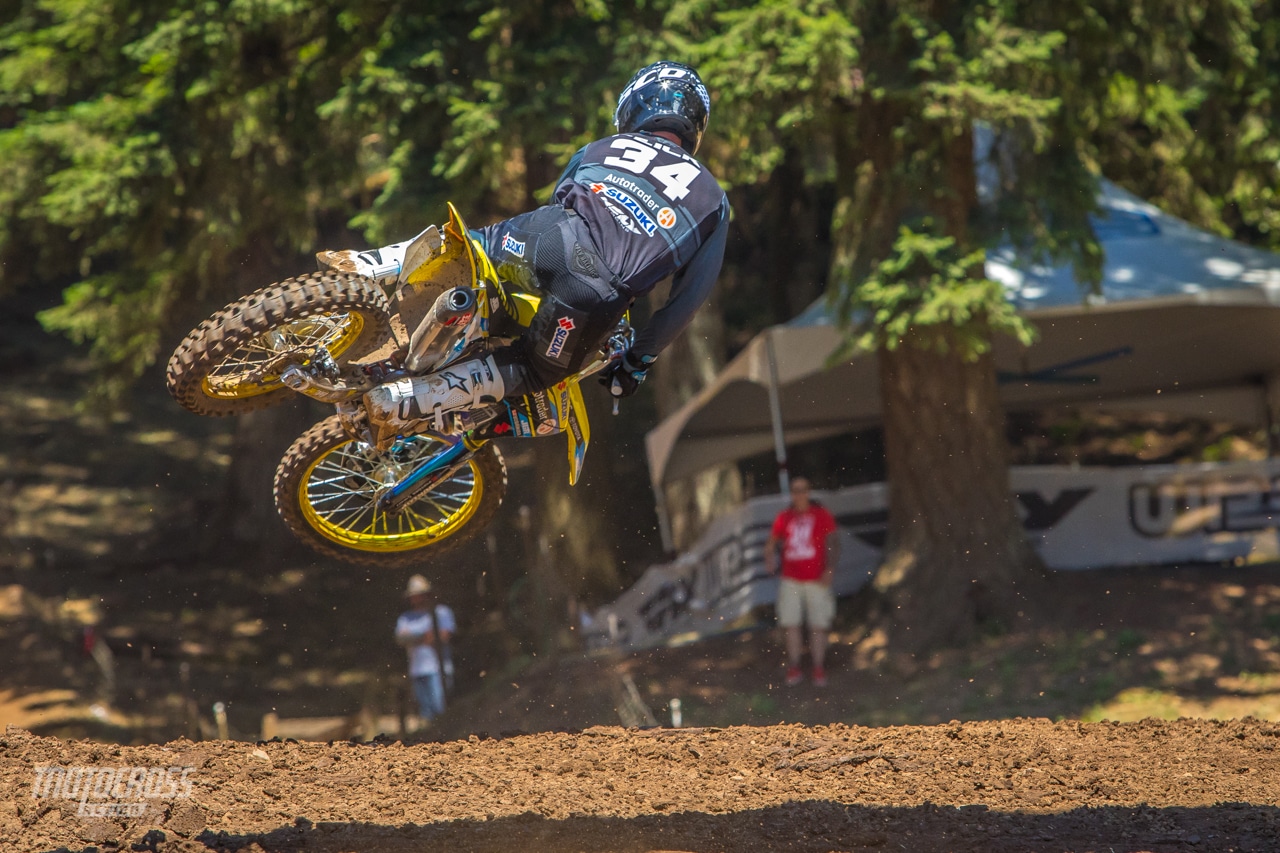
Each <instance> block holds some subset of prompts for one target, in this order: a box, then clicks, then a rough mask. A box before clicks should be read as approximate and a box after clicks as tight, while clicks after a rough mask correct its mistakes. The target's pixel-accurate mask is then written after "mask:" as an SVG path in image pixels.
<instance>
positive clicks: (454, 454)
mask: <svg viewBox="0 0 1280 853" xmlns="http://www.w3.org/2000/svg"><path fill="white" fill-rule="evenodd" d="M488 443H489V440H488V439H485V438H474V437H473V436H472V435H471V434H470V433H468V434H466V435H463V436H459V437H458V438H457V439H456V440H455V441H454V442H453V444H451V445H450V446H449V447H447V448H446V449H444V450H442V451H440V452H439V453H437V454H436V455H435V456H433V457H431V458H430V459H428V460H426V461H425V462H423V463H422V464H421V465H419V466H418V467H417V468H414V469H413V470H412V471H410V472H409V474H408V475H406V476H405V477H402V478H401V479H400V480H399V481H397V482H396V484H395V485H393V486H392V487H391V488H389V489H387V490H386V491H385V492H383V493H382V494H381V495H379V496H378V509H379V510H381V511H382V512H385V513H387V514H388V515H396V514H398V513H400V512H402V511H403V510H404V509H405V507H407V506H409V504H411V503H413V502H414V501H415V500H417V499H418V497H419V496H420V495H422V493H423V492H426V491H428V490H429V489H431V487H433V486H435V485H436V484H437V483H440V482H443V481H444V480H447V479H449V478H450V477H452V476H453V475H454V474H456V473H457V472H458V471H460V470H461V469H462V468H463V466H465V465H466V464H467V463H468V462H470V461H471V457H473V456H475V455H476V451H478V450H479V449H480V448H482V447H484V446H485V445H486V444H488Z"/></svg>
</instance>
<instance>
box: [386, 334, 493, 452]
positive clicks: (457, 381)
mask: <svg viewBox="0 0 1280 853" xmlns="http://www.w3.org/2000/svg"><path fill="white" fill-rule="evenodd" d="M505 390H506V385H505V383H504V382H503V379H502V374H501V372H499V370H498V367H497V365H496V364H495V363H494V360H493V356H489V357H488V358H483V359H480V358H476V359H472V360H470V361H464V362H461V363H459V364H455V365H452V366H450V367H446V368H444V369H443V370H440V371H437V372H435V373H432V374H430V375H428V376H415V377H410V378H406V379H399V380H397V381H395V382H387V383H385V384H383V385H379V386H378V387H377V388H374V389H373V390H372V391H369V392H368V393H367V394H365V395H364V406H365V410H366V411H367V412H368V414H369V425H370V427H371V428H372V430H373V439H374V443H375V444H376V445H377V446H378V447H380V448H385V447H388V446H390V445H391V444H392V443H393V442H394V441H395V437H396V436H397V435H400V434H403V433H404V432H405V431H406V429H407V428H410V429H411V428H412V427H413V425H414V424H415V423H416V422H419V421H424V420H427V421H435V425H436V428H437V429H439V428H441V425H442V424H443V416H444V415H447V414H449V413H450V412H457V411H462V410H467V409H474V408H476V407H478V406H482V405H485V404H488V403H496V402H498V401H499V400H501V399H502V397H503V395H504V392H505Z"/></svg>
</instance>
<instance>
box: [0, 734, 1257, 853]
mask: <svg viewBox="0 0 1280 853" xmlns="http://www.w3.org/2000/svg"><path fill="white" fill-rule="evenodd" d="M1277 743H1280V727H1277V726H1276V725H1273V724H1269V723H1262V722H1258V721H1254V720H1249V721H1243V722H1204V721H1192V720H1183V721H1179V722H1173V723H1166V722H1155V721H1148V722H1143V723H1133V724H1116V723H1097V724H1091V725H1086V724H1080V723H1074V722H1064V723H1051V722H1049V721H1047V720H1029V719H1019V720H1009V721H1002V722H979V723H963V724H961V723H951V724H945V725H941V726H933V727H897V728H880V729H872V728H858V727H846V726H842V725H833V726H818V727H812V728H809V727H803V726H798V725H789V726H775V727H770V728H753V727H736V728H728V729H682V730H671V729H668V730H634V729H633V730H625V729H621V728H617V727H602V728H595V729H590V730H587V731H584V732H581V733H577V734H568V733H563V734H541V735H530V736H522V737H512V738H507V739H498V740H493V739H485V740H481V739H478V738H472V739H470V740H467V741H458V742H452V743H444V744H420V745H416V746H404V745H402V744H399V743H387V744H361V745H356V744H333V745H323V744H305V743H287V742H285V743H266V744H261V745H257V746H255V745H253V744H241V743H228V742H220V743H190V742H186V741H180V742H176V743H171V744H168V745H167V746H164V747H159V746H149V747H123V748H118V747H117V748H113V747H105V746H102V745H98V744H92V743H85V742H71V743H68V742H65V741H60V740H55V739H46V738H37V737H33V736H31V735H29V734H27V733H25V732H22V731H19V730H16V729H10V730H9V731H8V732H7V733H6V734H5V736H4V737H3V739H2V740H0V836H3V837H4V838H5V839H7V840H8V844H7V845H6V847H5V849H12V850H24V851H33V850H51V849H58V848H61V847H66V848H69V849H73V850H80V849H86V848H88V847H90V846H92V847H96V848H97V849H99V850H118V849H124V850H130V849H132V850H151V851H153V853H161V851H163V853H172V851H208V850H217V851H254V853H260V851H273V853H275V852H276V851H279V853H286V851H300V850H309V851H334V853H337V851H381V852H382V853H396V851H406V853H407V851H420V850H424V849H448V850H454V849H460V850H495V851H498V850H502V851H506V850H518V849H536V850H599V851H646V850H667V851H673V850H690V851H693V850H696V851H703V850H761V849H768V850H786V851H810V850H812V851H827V850H901V849H907V850H916V851H919V850H957V851H963V850H974V851H978V850H983V851H996V852H997V853H998V851H1035V850H1044V851H1085V850H1090V851H1095V850H1096V851H1116V853H1120V851H1139V850H1147V851H1185V850H1215V851H1228V850H1253V851H1264V850H1275V849H1276V827H1277V826H1280V814H1278V813H1277V811H1278V810H1277V808H1276V806H1275V805H1274V804H1275V803H1276V802H1277V798H1280V781H1278V779H1280V756H1278V755H1277V751H1276V745H1277ZM39 765H60V766H63V767H67V766H74V765H94V766H110V767H119V766H124V767H157V766H161V767H168V766H177V767H184V766H185V767H191V768H193V770H192V771H191V773H190V776H189V778H190V780H191V783H192V785H191V789H190V795H189V796H188V797H185V798H174V799H168V800H166V799H162V798H157V799H154V800H152V801H147V800H145V799H141V798H136V797H135V799H137V800H138V801H139V802H144V803H149V804H150V805H155V807H156V808H155V810H153V811H151V812H149V813H148V814H147V815H144V816H142V817H138V818H129V819H117V818H111V819H104V818H92V817H90V818H86V817H81V816H80V815H78V814H77V811H78V809H79V808H80V805H79V803H78V802H77V801H74V800H69V799H62V798H48V797H40V798H33V796H32V793H33V785H34V784H35V778H36V777H35V775H34V770H33V768H34V767H35V766H39ZM104 787H105V784H104ZM122 790H123V789H122ZM43 792H44V791H43V789H41V791H39V793H43ZM91 799H92V798H91ZM115 802H125V799H124V798H122V799H119V800H115Z"/></svg>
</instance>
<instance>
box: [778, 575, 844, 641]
mask: <svg viewBox="0 0 1280 853" xmlns="http://www.w3.org/2000/svg"><path fill="white" fill-rule="evenodd" d="M806 614H807V615H808V620H807V621H808V623H809V627H810V628H813V629H818V630H821V631H825V630H827V629H828V628H830V627H831V622H832V620H834V619H835V618H836V597H835V594H834V593H832V592H831V587H829V586H827V585H826V584H823V583H818V582H813V581H796V580H792V579H791V578H783V579H782V580H781V581H780V582H779V583H778V624H779V625H781V626H782V627H784V628H791V627H795V626H797V625H802V624H804V623H805V622H806V619H805V616H806Z"/></svg>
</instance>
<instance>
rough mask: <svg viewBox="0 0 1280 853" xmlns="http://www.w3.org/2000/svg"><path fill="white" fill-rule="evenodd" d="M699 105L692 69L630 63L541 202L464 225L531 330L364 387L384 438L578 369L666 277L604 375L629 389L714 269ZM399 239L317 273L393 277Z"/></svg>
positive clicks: (722, 228) (716, 240)
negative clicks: (602, 131) (525, 304)
mask: <svg viewBox="0 0 1280 853" xmlns="http://www.w3.org/2000/svg"><path fill="white" fill-rule="evenodd" d="M710 111H711V100H710V97H709V96H708V94H707V89H706V86H704V85H703V82H702V80H701V78H699V77H698V74H697V72H695V71H694V69H692V68H690V67H689V66H687V65H683V64H680V63H678V62H668V61H662V62H655V63H653V64H652V65H648V66H646V67H644V68H642V69H640V70H639V71H637V72H636V73H635V75H634V76H632V78H631V80H630V82H629V83H628V84H627V86H626V88H625V89H623V91H622V95H621V96H620V97H619V98H618V106H617V110H616V111H615V112H614V117H613V119H614V124H615V126H616V127H617V129H618V133H617V134H615V135H613V136H608V137H605V138H604V139H600V140H597V141H595V142H592V143H590V144H588V145H586V146H584V147H583V148H581V149H579V150H578V152H577V153H575V154H574V155H573V157H572V159H570V161H569V164H568V166H567V167H566V168H565V170H564V173H563V174H562V175H561V176H560V179H559V181H557V182H556V188H555V192H554V195H553V197H552V201H551V203H550V204H547V205H545V206H543V207H540V208H538V209H537V210H533V211H530V212H528V213H522V214H520V215H518V216H515V217H512V218H511V219H507V220H504V221H502V222H498V223H495V224H493V225H490V226H488V227H487V228H483V229H480V230H478V231H474V230H473V231H472V232H471V235H472V236H473V237H475V238H476V239H478V240H479V241H480V243H481V244H482V245H483V246H484V249H485V251H486V252H487V253H488V255H489V257H490V258H491V259H492V260H493V262H494V264H495V266H496V267H497V269H498V273H499V276H500V277H501V278H502V279H503V280H504V281H505V282H508V283H509V284H510V285H514V286H516V287H519V288H522V289H525V290H529V291H536V292H537V293H538V294H539V295H540V296H541V297H542V301H541V305H540V307H539V308H538V311H537V313H536V315H535V316H534V319H533V322H532V323H531V324H530V326H529V328H528V329H527V330H526V331H525V332H524V333H523V334H522V335H521V336H520V338H518V339H517V340H516V341H515V342H514V343H513V344H512V345H511V346H508V347H503V348H501V349H498V350H497V351H495V352H494V353H493V354H492V355H490V356H488V357H485V358H476V359H472V360H470V361H467V362H463V363H462V364H457V365H453V366H452V367H451V368H450V369H449V370H448V371H445V372H443V373H437V374H432V375H428V376H423V377H415V378H413V379H409V380H400V381H398V382H388V383H386V384H383V385H380V386H378V387H377V388H375V389H373V390H372V391H370V392H368V393H367V394H366V395H365V397H364V403H365V408H366V409H367V411H368V414H369V419H370V424H371V426H373V427H374V428H375V431H376V432H377V433H379V434H381V435H387V434H389V433H391V434H394V432H396V431H398V430H399V429H400V428H401V427H402V426H404V425H407V424H409V423H411V422H413V421H416V420H419V419H422V418H427V417H432V416H435V415H438V414H440V413H447V412H451V411H458V410H463V409H471V408H475V407H477V406H480V405H483V404H486V403H492V402H496V401H498V400H501V399H503V398H518V397H522V396H524V395H525V394H529V393H532V392H535V391H540V390H543V389H546V388H549V387H551V386H552V385H554V384H555V383H557V382H559V381H560V380H562V379H564V378H566V377H567V376H570V375H572V374H573V373H576V372H577V371H578V370H580V369H581V368H582V365H583V364H584V363H585V362H586V361H587V360H588V359H589V358H590V356H591V355H592V353H594V352H595V351H597V350H598V349H599V347H600V346H601V344H602V343H603V342H604V339H605V338H606V337H607V335H608V334H609V332H610V331H612V330H613V328H614V327H615V326H616V325H617V323H618V321H619V320H620V319H621V318H622V315H623V314H624V313H625V312H626V310H627V309H628V307H629V306H630V305H631V303H632V302H633V301H634V300H635V299H636V298H637V297H640V296H644V295H645V294H647V293H649V292H650V291H651V290H653V288H654V287H655V286H656V285H657V284H658V283H659V282H660V281H662V280H663V279H665V278H667V277H668V276H673V279H672V284H671V290H670V296H669V297H668V299H667V301H666V303H665V304H664V305H663V306H662V307H661V308H659V309H658V310H656V311H655V312H654V313H653V317H652V320H651V322H650V323H649V324H648V325H647V326H646V327H645V328H644V329H642V330H640V332H639V333H638V335H637V337H636V339H635V343H634V345H633V346H632V347H631V349H629V350H628V351H627V352H626V353H625V354H624V355H623V357H622V358H621V359H619V360H617V361H615V362H614V363H613V364H612V365H611V366H610V367H609V368H608V369H607V371H606V372H605V373H604V374H603V375H602V377H601V382H602V384H604V385H605V387H606V388H608V390H609V392H610V393H611V394H612V395H613V396H614V397H627V396H630V395H631V394H633V393H635V391H636V389H637V388H638V387H639V386H640V383H641V382H643V381H644V378H645V375H646V373H647V371H648V370H649V368H650V367H651V366H652V365H653V363H654V361H655V359H656V358H657V356H658V354H659V353H660V352H662V350H664V349H665V348H666V347H667V346H668V345H670V343H671V342H672V341H673V340H674V339H675V338H676V336H677V335H678V334H679V333H680V332H681V330H683V329H684V328H685V326H687V325H688V324H689V321H690V320H692V319H693V315H694V312H695V311H697V309H698V307H699V306H700V305H702V303H703V302H704V301H706V299H707V297H708V296H709V295H710V293H711V288H712V286H713V285H714V284H715V281H716V278H717V277H718V276H719V274H720V265H721V262H722V260H723V258H724V248H725V240H726V235H727V233H728V227H729V202H728V199H727V198H726V196H725V193H724V190H723V189H721V187H720V185H719V183H718V182H717V181H716V179H715V178H714V177H713V176H712V175H711V173H710V172H709V171H707V169H706V168H705V167H703V166H702V165H701V164H700V163H698V161H697V160H695V159H694V158H693V154H694V153H695V152H696V151H697V150H698V145H699V143H700V142H701V141H702V134H703V132H704V131H705V130H706V127H707V119H708V117H709V115H710ZM410 243H412V241H407V242H405V243H398V244H394V245H391V246H385V247H382V248H380V249H374V250H370V251H364V252H358V251H356V250H352V249H347V250H342V251H338V252H321V253H319V254H318V255H317V259H318V260H319V261H320V263H321V266H322V268H325V267H328V268H331V269H335V270H338V271H340V272H355V273H359V274H362V275H367V276H370V277H372V278H376V279H394V277H395V276H396V275H398V274H399V272H400V266H401V264H402V263H403V260H404V255H405V250H406V248H407V247H408V246H409V245H410ZM459 374H461V378H459Z"/></svg>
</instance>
